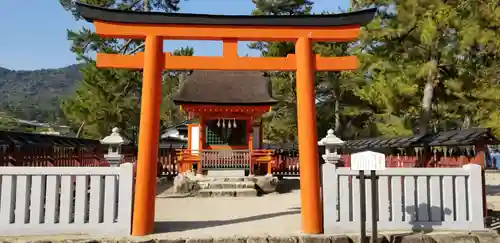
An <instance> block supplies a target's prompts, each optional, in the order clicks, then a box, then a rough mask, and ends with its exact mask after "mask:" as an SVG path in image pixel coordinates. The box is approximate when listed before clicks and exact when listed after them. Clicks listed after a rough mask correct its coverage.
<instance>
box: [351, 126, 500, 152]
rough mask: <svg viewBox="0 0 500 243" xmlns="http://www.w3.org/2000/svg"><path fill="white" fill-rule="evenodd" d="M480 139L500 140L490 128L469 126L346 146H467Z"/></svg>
mask: <svg viewBox="0 0 500 243" xmlns="http://www.w3.org/2000/svg"><path fill="white" fill-rule="evenodd" d="M479 141H481V142H484V143H486V144H497V143H498V142H499V141H498V139H497V138H496V137H495V136H494V135H493V134H492V133H491V130H490V129H489V128H469V129H464V130H452V131H445V132H439V133H436V134H425V135H414V136H410V137H395V138H369V139H359V140H349V141H346V142H345V144H344V147H345V148H349V149H357V150H361V149H372V148H407V147H422V146H431V147H433V146H467V145H475V144H476V143H477V142H479Z"/></svg>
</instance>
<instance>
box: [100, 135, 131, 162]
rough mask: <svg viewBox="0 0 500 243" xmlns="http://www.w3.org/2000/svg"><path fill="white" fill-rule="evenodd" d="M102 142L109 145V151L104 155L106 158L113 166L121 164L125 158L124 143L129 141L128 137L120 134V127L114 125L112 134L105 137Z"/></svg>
mask: <svg viewBox="0 0 500 243" xmlns="http://www.w3.org/2000/svg"><path fill="white" fill-rule="evenodd" d="M100 142H101V144H104V145H108V153H107V154H105V155H104V158H105V159H106V160H107V161H108V163H109V164H110V165H111V166H113V167H118V166H120V163H121V162H122V160H123V157H124V156H123V154H122V145H126V144H128V143H129V141H128V140H127V139H125V138H124V137H122V135H120V129H119V128H117V127H114V128H113V129H112V130H111V134H110V135H108V136H106V137H105V138H103V139H102V140H101V141H100Z"/></svg>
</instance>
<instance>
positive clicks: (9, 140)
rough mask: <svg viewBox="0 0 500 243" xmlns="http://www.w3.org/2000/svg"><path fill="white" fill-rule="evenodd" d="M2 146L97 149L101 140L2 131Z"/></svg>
mask: <svg viewBox="0 0 500 243" xmlns="http://www.w3.org/2000/svg"><path fill="white" fill-rule="evenodd" d="M0 145H9V146H21V147H22V146H26V145H36V146H56V147H97V146H100V145H101V143H100V142H99V140H92V139H81V138H73V137H64V136H55V135H45V134H36V133H23V132H10V131H0Z"/></svg>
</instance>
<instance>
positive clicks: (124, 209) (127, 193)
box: [118, 163, 134, 235]
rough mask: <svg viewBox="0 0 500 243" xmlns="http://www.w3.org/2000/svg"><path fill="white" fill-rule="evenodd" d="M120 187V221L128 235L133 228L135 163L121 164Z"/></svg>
mask: <svg viewBox="0 0 500 243" xmlns="http://www.w3.org/2000/svg"><path fill="white" fill-rule="evenodd" d="M118 179H119V183H118V185H119V187H118V190H119V191H118V223H119V224H120V225H122V227H123V230H124V232H126V233H127V234H128V235H130V234H131V230H132V202H133V199H134V186H133V185H134V165H133V164H132V163H123V164H121V165H120V175H119V178H118Z"/></svg>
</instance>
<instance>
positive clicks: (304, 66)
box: [295, 37, 323, 234]
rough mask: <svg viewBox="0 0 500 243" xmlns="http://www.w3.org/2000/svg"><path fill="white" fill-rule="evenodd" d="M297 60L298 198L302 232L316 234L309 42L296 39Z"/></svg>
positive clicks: (317, 187) (315, 147)
mask: <svg viewBox="0 0 500 243" xmlns="http://www.w3.org/2000/svg"><path fill="white" fill-rule="evenodd" d="M295 55H296V56H297V75H296V76H297V80H296V85H297V91H299V90H300V92H297V117H298V118H300V119H297V129H298V137H299V151H300V152H299V163H300V164H299V166H300V167H299V169H300V198H301V200H300V201H301V210H302V214H301V216H302V231H303V232H304V233H306V232H307V233H312V234H319V233H321V232H322V230H323V222H322V221H323V212H322V211H323V210H322V207H321V201H320V198H321V196H320V179H319V178H320V175H319V160H318V145H317V141H318V138H317V134H316V133H317V132H316V104H315V97H316V96H315V92H314V69H313V66H314V63H313V52H312V41H311V39H309V38H304V37H302V38H299V39H298V40H297V43H296V44H295Z"/></svg>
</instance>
